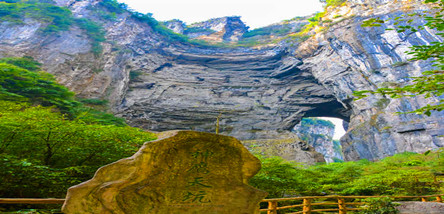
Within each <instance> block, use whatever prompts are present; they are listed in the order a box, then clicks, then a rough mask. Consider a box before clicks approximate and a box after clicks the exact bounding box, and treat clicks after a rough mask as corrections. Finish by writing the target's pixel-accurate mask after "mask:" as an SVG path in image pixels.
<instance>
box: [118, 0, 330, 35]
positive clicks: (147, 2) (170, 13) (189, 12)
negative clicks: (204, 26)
mask: <svg viewBox="0 0 444 214" xmlns="http://www.w3.org/2000/svg"><path fill="white" fill-rule="evenodd" d="M118 1H119V2H124V3H126V4H128V5H129V6H130V7H131V8H132V9H134V10H136V11H138V12H142V13H153V17H154V18H156V19H157V20H159V21H166V20H171V19H180V20H182V21H185V22H186V23H187V24H191V23H194V22H199V21H205V20H208V19H210V18H217V17H223V16H241V17H242V20H243V21H244V22H245V23H246V24H247V25H248V26H250V27H251V29H254V28H257V27H263V26H266V25H270V24H273V23H276V22H279V21H282V20H285V19H291V18H293V17H296V16H306V15H310V14H313V13H315V12H317V11H322V4H321V3H320V2H319V0H272V1H269V0H268V1H264V0H223V1H219V0H217V1H214V0H118Z"/></svg>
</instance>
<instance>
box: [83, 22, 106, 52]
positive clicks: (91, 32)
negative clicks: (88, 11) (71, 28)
mask: <svg viewBox="0 0 444 214" xmlns="http://www.w3.org/2000/svg"><path fill="white" fill-rule="evenodd" d="M75 22H76V23H77V25H78V26H79V27H80V28H81V29H83V30H84V31H85V33H86V34H87V35H88V37H89V38H90V39H91V40H92V44H91V45H92V48H91V51H92V52H93V53H94V54H96V55H98V54H100V53H102V45H101V44H100V43H101V42H104V41H105V40H106V39H105V32H104V31H103V29H102V27H101V26H100V25H98V24H97V23H95V22H93V21H91V20H88V19H85V18H78V19H75Z"/></svg>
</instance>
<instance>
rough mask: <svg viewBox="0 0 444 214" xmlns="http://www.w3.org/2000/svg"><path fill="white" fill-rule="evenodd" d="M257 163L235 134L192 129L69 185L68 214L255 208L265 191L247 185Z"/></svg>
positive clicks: (146, 146)
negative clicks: (88, 178)
mask: <svg viewBox="0 0 444 214" xmlns="http://www.w3.org/2000/svg"><path fill="white" fill-rule="evenodd" d="M259 169H260V162H259V160H258V159H257V158H255V157H254V156H253V155H251V154H250V153H249V152H248V151H247V149H245V148H244V147H243V146H242V144H241V143H240V142H239V141H238V140H236V139H235V138H233V137H228V136H223V135H215V134H210V133H203V132H194V131H176V132H172V133H171V136H170V137H167V138H163V139H160V140H157V141H152V142H148V143H145V144H144V145H143V147H142V148H141V149H140V150H139V151H138V152H137V153H136V154H134V155H133V156H132V157H129V158H126V159H122V160H119V161H117V162H115V163H112V164H109V165H106V166H104V167H102V168H100V169H99V170H98V171H97V172H96V174H95V176H94V177H93V178H92V179H91V180H89V181H86V182H84V183H82V184H79V185H77V186H74V187H71V188H70V189H69V190H68V194H67V197H66V202H65V204H64V205H63V208H62V210H63V212H64V213H67V214H71V213H113V214H114V213H115V214H120V213H125V214H130V213H131V214H132V213H134V214H140V213H155V214H162V213H165V214H166V213H168V214H172V213H239V214H243V213H245V214H247V213H257V212H258V208H259V202H260V201H261V200H262V199H263V198H264V197H265V196H266V193H265V192H263V191H261V190H257V189H255V188H253V187H251V186H249V185H248V184H247V182H248V180H249V179H250V178H251V177H252V176H254V175H255V174H256V173H257V172H258V171H259Z"/></svg>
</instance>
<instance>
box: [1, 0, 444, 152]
mask: <svg viewBox="0 0 444 214" xmlns="http://www.w3.org/2000/svg"><path fill="white" fill-rule="evenodd" d="M55 2H56V4H57V5H59V6H64V7H68V8H69V9H70V10H71V11H72V13H73V15H74V16H75V17H82V18H87V19H89V20H92V21H94V22H97V23H99V24H101V25H102V26H103V28H104V30H105V37H106V41H105V42H102V43H101V45H102V47H103V51H102V52H101V53H100V54H94V53H92V52H91V51H90V50H91V48H92V41H91V39H90V38H89V37H88V36H87V34H86V32H85V31H84V30H82V29H81V28H79V27H77V26H72V27H71V28H70V29H69V30H67V31H61V32H59V33H57V34H50V35H44V34H42V33H40V32H41V31H39V29H41V28H42V27H45V26H46V25H47V23H44V22H40V21H36V20H34V19H32V18H25V19H24V20H23V23H21V24H20V25H17V24H13V23H10V22H8V21H4V22H1V23H0V57H5V56H24V55H29V56H32V57H34V58H35V59H37V60H38V61H39V62H41V63H43V66H44V68H45V69H46V70H47V71H49V72H51V73H53V74H55V75H56V76H57V78H58V80H59V81H60V82H61V83H62V84H65V85H66V86H68V87H69V88H70V89H72V90H74V91H76V92H77V93H79V95H80V96H82V97H88V98H104V99H108V100H109V101H110V109H111V111H113V112H114V113H116V114H118V115H120V116H123V117H125V118H126V119H127V121H128V122H129V123H130V124H132V125H135V126H139V127H142V128H145V129H150V130H155V131H163V130H172V129H192V130H198V131H213V130H214V129H215V125H214V124H215V121H216V118H217V117H218V115H219V114H222V115H221V122H220V125H221V129H222V133H223V134H228V135H232V136H235V137H238V138H240V139H267V138H268V137H267V136H264V134H263V133H270V132H274V133H283V132H288V131H290V130H292V129H293V127H294V126H295V125H296V124H298V123H299V121H300V120H301V119H302V118H303V117H315V116H330V117H338V118H342V119H344V120H346V121H348V122H349V126H348V131H347V134H346V136H345V137H344V138H343V139H342V140H341V144H342V146H343V149H344V155H345V159H346V160H356V159H360V158H367V159H370V160H374V159H379V158H382V157H385V156H388V155H392V154H394V153H398V152H403V151H415V152H424V151H426V150H428V149H435V148H438V147H443V146H444V140H443V137H442V136H443V134H444V128H443V123H444V122H443V121H444V120H443V118H444V113H443V112H441V113H433V115H432V117H426V116H425V117H424V116H420V115H408V114H407V115H406V114H402V115H397V114H395V112H398V111H406V110H407V111H408V110H411V109H412V108H415V107H418V106H419V105H420V104H425V103H429V102H432V101H434V100H437V99H438V98H429V99H424V98H422V97H417V98H409V99H401V100H393V99H390V98H385V97H377V96H372V97H369V98H366V99H363V100H359V101H353V97H352V92H353V91H355V90H362V89H374V88H376V87H378V86H381V85H387V84H404V83H405V82H407V81H409V79H408V77H410V76H416V75H419V74H420V73H421V71H424V70H427V69H430V68H431V67H430V63H429V62H419V61H415V62H410V61H407V60H408V59H409V58H410V57H409V56H408V55H406V54H405V51H407V50H408V48H409V47H410V46H411V45H418V44H428V43H430V42H432V41H442V38H439V37H438V36H436V35H435V32H433V31H431V30H429V29H425V30H422V31H420V32H417V33H396V32H395V31H385V30H384V29H385V28H386V27H390V26H391V25H392V23H388V24H386V25H384V26H382V27H379V28H372V29H366V28H362V27H361V26H360V24H361V23H362V21H363V20H365V19H366V18H368V17H375V16H380V17H383V18H385V17H394V16H398V15H399V14H401V13H404V12H408V11H412V10H413V11H414V10H427V9H429V8H427V7H425V6H424V5H423V4H421V3H420V2H419V1H388V0H386V1H382V0H381V1H363V0H362V1H358V0H353V1H349V2H348V3H347V4H345V5H344V6H342V7H338V8H334V9H331V11H328V13H327V14H326V18H327V19H330V20H331V21H330V22H325V23H321V24H320V26H319V27H323V28H322V29H321V30H320V31H319V32H317V33H316V34H314V35H313V36H311V37H310V38H309V39H308V40H306V41H303V42H301V40H297V41H296V40H291V37H289V39H288V40H285V41H283V42H281V43H279V44H278V45H276V46H275V47H272V48H263V49H254V48H217V47H208V46H199V45H193V44H190V43H186V42H179V41H177V40H175V39H172V38H169V37H168V34H164V33H162V31H159V29H158V27H156V25H153V24H152V23H150V22H147V21H146V19H147V18H146V17H142V18H140V16H137V15H134V14H131V13H129V12H119V13H116V14H115V17H113V18H111V19H110V18H104V16H103V13H97V11H104V12H105V13H106V12H110V11H111V9H112V8H109V7H107V6H106V5H104V4H102V3H101V1H99V0H80V1H79V0H55ZM144 18H145V19H144ZM415 22H416V23H414V24H415V25H422V24H424V21H422V20H416V21H415ZM313 32H316V29H315V30H313ZM235 34H236V33H234V34H233V35H235ZM230 38H232V37H230ZM263 130H267V131H268V132H261V131H263Z"/></svg>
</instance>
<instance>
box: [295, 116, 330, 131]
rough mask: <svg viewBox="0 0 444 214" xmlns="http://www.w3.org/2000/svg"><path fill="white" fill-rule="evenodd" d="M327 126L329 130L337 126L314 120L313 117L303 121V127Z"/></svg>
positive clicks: (325, 121)
mask: <svg viewBox="0 0 444 214" xmlns="http://www.w3.org/2000/svg"><path fill="white" fill-rule="evenodd" d="M316 125H318V126H326V127H329V128H333V129H334V128H335V125H334V124H333V123H332V122H331V121H328V120H322V119H317V118H312V117H306V118H303V119H302V121H301V126H303V127H305V126H316Z"/></svg>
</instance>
